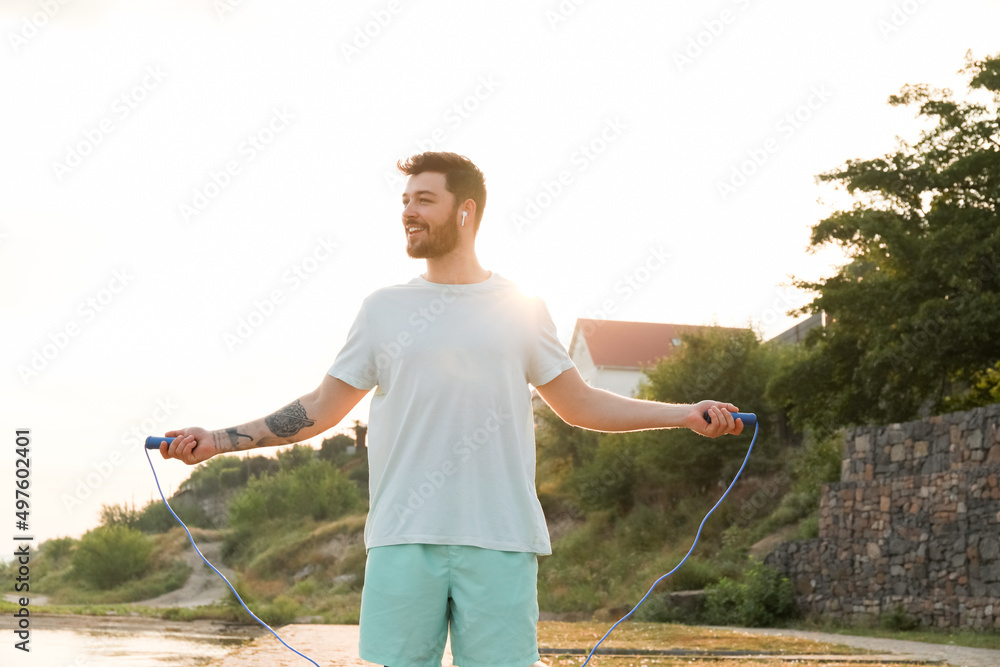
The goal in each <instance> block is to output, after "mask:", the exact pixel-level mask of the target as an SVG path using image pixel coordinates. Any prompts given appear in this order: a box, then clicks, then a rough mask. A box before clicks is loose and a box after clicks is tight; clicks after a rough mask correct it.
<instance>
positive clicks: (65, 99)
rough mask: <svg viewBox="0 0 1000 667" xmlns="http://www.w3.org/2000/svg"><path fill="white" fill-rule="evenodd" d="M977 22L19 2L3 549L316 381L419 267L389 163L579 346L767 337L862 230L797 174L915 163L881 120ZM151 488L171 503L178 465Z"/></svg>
mask: <svg viewBox="0 0 1000 667" xmlns="http://www.w3.org/2000/svg"><path fill="white" fill-rule="evenodd" d="M997 25H1000V3H996V2H985V1H975V0H957V1H953V2H949V3H945V2H943V1H942V0H936V1H935V0H924V1H918V0H905V1H904V0H892V1H886V0H863V1H862V0H842V1H841V2H838V3H803V2H792V1H791V0H716V1H712V2H694V1H693V0H688V1H683V2H681V1H673V2H652V1H646V2H616V3H611V2H598V1H597V0H562V1H561V2H559V1H557V0H552V1H549V2H527V1H526V0H513V1H508V2H503V3H500V2H493V3H485V2H479V3H473V2H467V1H466V2H459V1H458V0H412V1H410V0H386V1H374V2H368V1H365V2H336V3H331V2H319V1H318V0H302V1H300V2H294V3H277V2H264V0H174V1H172V2H165V1H162V0H142V1H139V0H89V1H87V2H84V1H83V0H7V1H6V2H4V3H3V5H2V6H0V90H3V91H4V95H5V98H6V99H5V101H4V103H3V104H2V105H0V121H2V125H0V126H2V128H3V139H2V144H0V146H2V149H0V155H2V158H0V170H2V172H0V178H2V182H3V183H4V186H3V195H2V197H0V276H2V283H0V284H2V286H3V287H2V291H0V317H2V322H3V326H2V345H0V350H2V352H0V354H2V357H0V361H2V365H0V371H2V372H0V392H2V394H0V395H2V398H3V402H4V405H5V406H8V407H7V408H6V409H5V410H3V412H2V413H0V421H2V424H3V431H2V433H3V442H5V443H6V447H5V448H4V451H5V453H4V454H3V456H0V479H2V480H6V481H5V482H3V483H5V484H7V485H13V484H14V483H15V481H16V479H17V478H16V477H15V475H16V472H15V466H16V465H18V464H17V463H16V459H18V458H19V456H20V455H19V454H18V450H17V446H16V437H17V435H16V431H17V430H28V431H30V434H29V436H28V437H29V439H30V444H29V449H28V451H27V452H26V454H27V455H28V457H29V458H30V478H29V481H30V489H29V491H30V499H29V500H30V507H29V509H28V512H29V515H28V524H29V525H28V528H27V530H25V531H22V530H19V529H18V528H17V527H16V526H15V521H16V517H15V510H16V508H15V507H14V500H13V499H12V495H13V494H11V493H8V494H6V497H7V498H8V499H7V500H6V501H4V502H5V503H6V504H7V508H9V509H8V511H7V512H6V516H7V517H8V522H9V523H8V524H7V526H6V527H5V528H3V529H0V534H4V533H7V534H9V535H11V536H12V537H13V536H15V535H18V536H31V537H34V538H35V540H36V544H37V543H38V542H40V541H43V540H45V539H49V538H53V537H60V536H73V537H79V536H80V535H82V534H83V533H84V532H86V531H87V530H89V529H91V528H93V527H95V526H96V525H97V524H98V523H99V515H100V510H101V507H102V505H106V504H116V503H133V502H134V503H135V504H136V505H138V506H142V505H144V504H145V503H146V502H148V501H149V500H151V499H153V498H154V496H155V493H156V489H155V486H154V484H153V477H152V475H151V473H150V470H149V465H148V463H147V462H146V460H145V456H144V455H143V450H142V446H141V441H142V439H143V438H144V437H145V436H146V435H149V434H162V433H163V432H164V431H166V430H170V429H174V428H183V427H186V426H202V427H205V428H209V429H217V428H225V427H228V426H233V425H236V424H240V423H245V422H247V421H251V420H253V419H257V418H259V417H263V416H265V415H267V414H269V413H271V412H273V411H274V410H276V409H278V408H280V407H282V406H283V405H286V404H287V403H289V402H291V401H292V400H294V399H296V398H298V397H299V396H301V395H303V394H305V393H307V392H309V391H311V390H312V389H313V388H314V387H315V386H316V385H318V384H319V382H320V381H321V380H322V378H323V376H324V375H325V373H326V370H327V369H328V368H329V366H330V365H331V364H332V362H333V360H334V358H335V357H336V354H337V352H338V351H339V349H340V347H341V345H342V344H343V343H344V341H345V338H346V335H347V331H348V328H349V327H350V324H351V322H352V321H353V319H354V316H355V314H356V313H357V310H358V307H359V306H360V304H361V301H362V299H363V298H364V297H365V296H367V295H368V294H370V293H371V292H372V291H374V290H376V289H378V288H379V287H383V286H385V285H391V284H398V283H402V282H407V281H408V280H410V279H411V278H413V277H414V276H416V275H417V274H419V273H421V272H422V271H423V270H424V265H423V262H422V260H414V259H410V258H408V257H407V256H406V254H405V250H404V236H403V229H402V224H401V222H400V212H401V208H402V207H401V203H400V196H401V192H402V189H403V186H404V181H403V180H402V179H401V178H400V177H399V175H398V173H397V172H396V170H395V163H396V161H397V160H398V159H401V158H405V157H407V156H409V155H411V154H414V153H417V152H421V151H424V150H446V151H454V152H458V153H461V154H463V155H467V156H468V157H470V158H471V159H472V160H473V161H474V162H475V163H476V164H477V165H478V166H479V167H480V168H481V169H482V170H483V172H484V173H485V175H486V184H487V189H488V199H487V205H486V208H485V217H484V220H483V223H482V227H481V229H480V233H479V237H478V241H477V249H478V253H479V257H480V260H481V262H482V264H483V266H484V267H485V268H487V269H490V270H492V271H495V272H497V273H499V274H500V275H503V276H504V277H507V278H510V279H512V280H514V281H516V282H518V283H519V284H520V285H521V286H522V288H523V289H525V291H527V292H529V293H533V294H538V295H540V296H541V297H543V298H544V299H545V301H546V303H547V304H548V307H549V311H550V312H551V314H552V317H553V320H554V321H555V323H556V326H557V329H558V332H559V336H560V339H561V340H562V342H563V343H564V344H565V345H566V346H567V347H568V345H569V341H570V336H571V334H572V332H573V326H574V323H575V321H576V319H577V318H581V317H593V318H608V319H621V320H638V321H657V322H672V323H680V324H718V325H722V326H751V327H753V328H754V329H756V330H757V331H758V332H759V333H760V335H761V336H762V337H764V338H770V337H771V336H773V335H775V334H777V333H779V332H780V331H782V330H784V329H785V328H787V327H788V326H790V325H791V324H793V323H794V322H795V321H796V319H797V318H796V317H794V316H790V315H789V314H788V311H789V310H791V309H794V308H797V307H800V306H802V305H803V304H805V303H807V302H808V301H809V300H810V296H809V295H808V294H807V293H804V292H802V291H800V290H797V289H795V288H794V287H793V286H792V280H793V279H804V280H815V279H819V278H822V277H824V276H829V275H831V274H832V273H833V272H834V271H835V270H836V267H837V266H838V265H840V264H842V263H843V262H844V261H845V258H844V257H843V256H842V254H841V253H840V252H839V250H837V249H836V248H823V249H818V250H816V251H813V250H810V248H809V237H810V230H811V227H812V226H813V225H815V224H816V223H817V222H819V221H820V220H822V219H823V218H824V217H826V216H828V215H829V214H830V213H832V212H833V211H835V210H838V209H843V208H845V207H849V206H851V199H850V198H849V197H848V196H847V194H846V193H845V192H843V191H841V190H838V189H836V188H835V187H833V186H831V185H828V184H820V183H818V182H817V181H816V176H817V175H818V174H821V173H824V172H828V171H831V170H834V169H836V168H837V167H839V166H841V165H843V164H844V163H845V161H847V160H849V159H857V158H872V157H877V156H880V155H883V154H885V153H887V152H889V151H892V150H893V148H894V147H895V146H896V144H897V141H898V137H903V138H906V139H910V140H913V139H916V138H917V136H918V134H919V131H920V129H921V127H923V124H922V122H921V121H919V120H918V119H916V118H915V110H914V109H911V108H898V107H890V106H889V105H888V104H887V103H886V101H887V98H888V96H889V95H890V94H892V93H895V92H897V91H898V90H899V89H900V87H901V86H903V85H905V84H907V83H928V84H931V85H933V86H936V87H949V88H952V89H953V90H957V91H961V90H962V89H963V87H964V81H965V79H964V77H963V75H961V74H960V73H959V70H960V69H961V68H962V66H963V63H964V58H965V54H966V52H967V51H969V50H970V49H971V50H972V52H973V54H975V55H977V56H984V55H988V54H995V53H997V52H998V51H1000V47H998V44H1000V42H998V40H997V37H996V35H997V33H996V26H997ZM798 319H801V318H798ZM712 398H718V399H720V400H725V398H726V397H725V396H717V397H712ZM742 407H744V406H741V408H742ZM752 407H753V406H746V408H745V409H752ZM367 409H368V399H365V400H364V401H363V402H362V403H361V404H360V405H359V406H358V408H356V409H355V411H354V412H352V413H351V415H349V416H348V418H347V419H346V420H345V421H344V422H343V423H342V424H341V426H340V427H338V428H337V429H335V430H334V431H331V433H335V432H338V431H343V430H346V428H347V427H349V426H350V425H351V424H352V423H353V421H354V420H355V419H360V420H362V421H366V420H367ZM315 444H318V442H316V443H315ZM273 451H274V450H269V452H268V453H273ZM257 453H261V452H257ZM154 465H155V466H156V470H157V474H158V475H159V476H160V479H161V481H162V482H163V485H164V489H165V490H166V491H167V492H168V493H170V492H172V491H174V490H176V488H177V486H178V485H179V484H180V482H181V481H183V480H184V479H185V478H186V477H187V476H188V474H190V472H191V470H190V469H189V468H188V467H187V466H185V465H184V464H182V463H180V462H177V461H163V460H162V459H160V458H159V457H158V456H157V457H155V458H154ZM8 488H9V487H8ZM0 514H3V512H0Z"/></svg>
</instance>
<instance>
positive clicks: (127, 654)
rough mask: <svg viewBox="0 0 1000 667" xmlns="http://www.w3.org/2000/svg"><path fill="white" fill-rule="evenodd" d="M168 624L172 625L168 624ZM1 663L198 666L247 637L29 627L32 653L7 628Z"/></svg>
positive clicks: (65, 666)
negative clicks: (16, 643) (18, 646)
mask: <svg viewBox="0 0 1000 667" xmlns="http://www.w3.org/2000/svg"><path fill="white" fill-rule="evenodd" d="M164 623H165V625H174V624H170V623H168V622H164ZM0 636H3V637H4V641H3V643H2V645H0V646H2V647H0V664H2V665H5V666H8V665H25V666H29V665H30V667H103V666H104V665H109V666H117V665H129V667H195V666H196V665H205V664H207V663H208V662H210V661H212V660H216V659H218V658H221V657H223V656H225V655H226V654H227V653H229V652H230V651H233V650H234V649H236V648H237V647H238V646H240V645H242V644H243V643H244V642H246V641H248V640H247V639H246V638H245V637H220V636H218V635H208V634H194V633H191V632H185V631H183V630H180V629H177V628H170V627H166V628H161V629H159V630H153V629H150V630H83V629H77V630H44V629H42V630H35V629H32V630H31V642H30V643H29V647H30V648H31V652H30V653H25V652H24V651H20V650H17V649H15V648H14V643H15V641H18V640H17V639H16V638H15V637H14V634H13V632H12V631H11V630H5V631H4V632H3V633H2V635H0Z"/></svg>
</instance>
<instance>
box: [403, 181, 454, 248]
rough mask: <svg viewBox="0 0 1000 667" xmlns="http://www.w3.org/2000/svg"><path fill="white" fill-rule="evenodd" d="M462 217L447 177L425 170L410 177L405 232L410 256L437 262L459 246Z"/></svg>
mask: <svg viewBox="0 0 1000 667" xmlns="http://www.w3.org/2000/svg"><path fill="white" fill-rule="evenodd" d="M460 217H461V214H460V213H459V212H458V206H457V204H456V202H455V196H454V195H453V194H452V193H450V192H448V189H447V188H446V187H445V177H444V174H439V173H436V172H432V171H425V172H422V173H419V174H415V175H413V176H410V178H409V179H408V180H407V182H406V190H404V191H403V231H404V232H405V233H406V254H407V255H409V256H410V257H413V258H416V259H435V258H438V257H442V256H444V255H447V254H448V253H450V252H451V251H452V250H454V249H455V248H456V247H457V246H458V226H459V219H460Z"/></svg>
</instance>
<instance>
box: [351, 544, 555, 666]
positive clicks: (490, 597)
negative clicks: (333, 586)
mask: <svg viewBox="0 0 1000 667" xmlns="http://www.w3.org/2000/svg"><path fill="white" fill-rule="evenodd" d="M537 590H538V559H537V556H535V554H533V553H527V552H518V551H493V550H490V549H480V548H479V547H470V546H454V545H438V544H397V545H392V546H386V547H373V548H372V549H370V550H369V551H368V562H367V564H366V565H365V585H364V589H363V591H362V593H361V646H360V648H361V658H362V659H363V660H368V661H369V662H374V663H378V664H381V665H387V666H388V667H441V659H442V656H443V655H444V646H445V639H446V637H447V636H448V631H449V628H450V630H451V653H452V657H453V658H454V663H455V664H456V665H458V666H459V667H528V666H529V665H531V664H532V663H533V662H535V661H537V660H538V659H539V656H538V636H537V634H536V632H537V625H538V594H537Z"/></svg>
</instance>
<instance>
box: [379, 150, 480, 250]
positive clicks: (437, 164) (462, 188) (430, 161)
mask: <svg viewBox="0 0 1000 667" xmlns="http://www.w3.org/2000/svg"><path fill="white" fill-rule="evenodd" d="M396 167H397V168H398V169H399V170H400V171H401V172H402V173H404V174H406V175H407V176H415V175H417V174H422V173H424V172H425V171H430V172H434V173H436V174H444V184H445V187H446V188H447V189H448V192H450V193H452V194H453V195H455V206H456V207H457V206H461V205H462V203H463V202H465V200H466V199H471V200H472V201H474V202H476V216H475V218H476V219H475V221H474V222H475V227H474V228H473V229H474V230H475V231H477V232H478V231H479V223H480V221H482V219H483V209H485V208H486V179H485V178H484V177H483V172H481V171H479V167H477V166H476V165H474V164H473V163H472V160H470V159H469V158H467V157H465V156H464V155H459V154H458V153H434V152H426V153H419V154H417V155H412V156H410V157H409V158H407V159H406V160H405V161H403V160H400V161H399V162H397V163H396Z"/></svg>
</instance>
